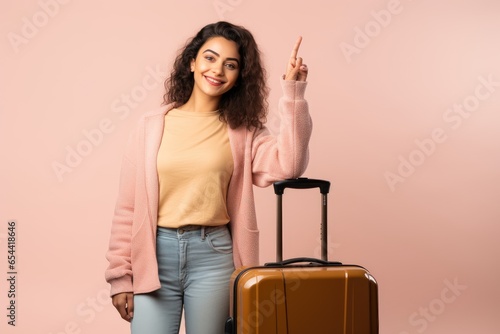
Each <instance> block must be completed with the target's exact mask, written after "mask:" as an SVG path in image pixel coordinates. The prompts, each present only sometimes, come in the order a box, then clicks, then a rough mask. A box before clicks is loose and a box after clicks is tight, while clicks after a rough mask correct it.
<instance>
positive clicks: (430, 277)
mask: <svg viewBox="0 0 500 334" xmlns="http://www.w3.org/2000/svg"><path fill="white" fill-rule="evenodd" d="M0 6H1V8H0V35H1V36H2V38H1V40H0V48H1V54H0V57H1V58H0V76H1V77H0V94H1V95H0V108H1V111H0V112H1V114H0V115H1V118H0V122H1V123H0V134H1V141H0V145H1V154H2V158H3V159H2V167H1V168H2V172H1V176H0V177H1V189H2V191H1V202H0V205H1V208H0V222H1V224H0V250H1V251H0V268H1V270H0V273H2V274H1V275H0V288H1V290H0V291H1V294H0V309H1V310H2V311H1V312H0V319H2V320H0V331H1V332H2V333H40V334H61V333H66V334H70V333H71V334H73V333H92V334H96V333H99V334H100V333H127V332H128V324H127V323H126V322H124V321H123V320H121V319H120V318H119V316H118V313H117V312H116V311H115V310H114V308H113V306H112V305H111V304H110V299H109V298H107V294H108V292H107V291H108V286H107V284H106V283H105V281H104V274H103V272H104V269H105V268H106V260H105V258H104V253H105V251H106V248H107V242H108V237H109V230H110V221H111V216H112V213H113V207H114V202H115V199H116V195H117V186H118V173H119V168H120V160H121V157H122V153H123V150H124V144H125V141H126V138H127V135H128V133H129V132H130V130H131V129H132V127H133V126H134V124H135V123H136V121H137V119H138V118H139V117H140V115H141V114H142V113H144V112H146V111H148V110H150V109H152V108H156V107H157V106H158V105H159V103H160V102H161V99H162V94H163V89H162V81H163V79H164V77H165V75H166V73H167V70H168V69H169V68H170V64H171V61H172V58H173V56H174V54H175V53H176V51H177V50H178V49H179V48H180V47H181V46H182V45H183V44H184V42H185V41H186V39H187V38H188V37H190V36H192V35H193V34H194V33H195V32H196V31H198V29H199V28H201V27H202V26H203V25H205V24H207V23H210V22H214V21H217V20H219V19H225V20H229V21H231V22H234V23H237V24H242V25H244V26H246V27H247V28H248V29H250V30H251V31H252V32H253V33H254V35H255V37H256V39H257V41H258V43H259V45H260V47H261V48H262V51H263V54H264V60H265V64H266V66H267V69H268V71H269V84H270V86H271V88H272V95H271V100H270V103H271V106H272V107H271V114H270V116H269V127H270V129H271V130H272V131H274V132H275V131H276V130H277V128H278V125H279V118H278V117H277V116H276V106H277V101H278V98H279V96H280V91H279V86H278V78H279V76H280V75H281V74H282V73H283V71H284V68H285V64H286V61H287V57H288V56H289V53H290V50H291V47H292V46H293V43H294V41H295V39H296V37H297V36H298V35H302V36H303V37H304V40H303V44H302V47H301V50H300V54H301V55H302V57H304V60H305V62H306V63H307V64H308V65H309V67H310V76H309V80H308V81H309V86H308V91H307V98H308V101H309V103H310V109H311V114H312V117H313V119H314V132H313V137H312V140H311V145H310V148H311V161H310V165H309V168H308V170H307V172H306V175H307V176H309V177H315V178H324V179H328V180H331V181H332V193H331V196H330V202H329V212H330V219H329V223H330V230H329V232H330V233H329V238H330V240H329V250H330V258H331V259H334V260H340V261H343V262H345V263H356V264H361V265H364V266H366V267H367V268H368V269H369V270H370V271H371V272H372V274H373V275H374V276H375V277H376V278H377V280H378V282H379V293H380V329H381V331H380V332H381V333H384V334H385V333H387V334H389V333H394V334H414V333H428V334H431V333H456V334H459V333H467V334H470V333H481V334H496V333H499V331H500V317H499V314H500V303H499V300H500V285H499V284H498V280H499V274H500V267H499V266H498V261H499V255H500V248H499V246H498V241H497V239H498V236H499V232H500V224H499V223H500V209H499V205H498V203H499V199H500V131H499V126H500V116H499V111H500V62H499V59H500V57H499V56H500V54H499V53H500V40H499V37H498V32H499V31H500V20H499V15H500V2H498V1H493V0H453V1H452V0H441V1H425V0H418V1H416V0H414V1H411V0H401V1H397V0H384V1H359V0H357V1H352V0H350V1H336V2H330V1H328V2H327V1H316V0H313V1H306V2H304V1H296V0H293V1H274V2H271V1H263V0H254V1H249V0H217V1H213V0H196V1H170V0H169V1H152V0H147V1H141V2H139V1H115V0H113V1H95V0H93V1H68V0H64V1H63V0H59V1H57V0H40V1H35V0H23V1H9V2H8V1H2V3H1V5H0ZM343 50H344V51H343ZM151 73H155V74H151ZM487 81H489V82H490V84H486V85H485V84H484V82H487ZM461 105H462V106H463V107H460V106H461ZM460 108H462V111H461V112H460ZM96 129H99V130H96ZM89 136H90V137H91V138H92V142H91V141H90V140H89V139H88V138H87V137H89ZM77 149H78V150H80V152H83V154H84V156H83V157H80V159H79V160H78V159H77V158H76V157H74V156H73V157H72V158H70V160H69V164H71V166H68V162H67V161H66V159H67V156H68V154H69V153H68V152H69V151H70V150H77ZM55 164H56V165H57V164H59V165H58V166H59V167H60V168H61V166H63V165H65V166H66V167H65V168H66V170H63V173H62V174H60V175H59V177H58V175H57V173H56V172H55V170H54V167H53V166H54V165H55ZM387 175H391V176H390V179H389V180H388V179H387ZM391 180H392V181H391ZM255 194H256V200H257V205H258V208H257V209H258V216H259V224H260V229H261V253H262V254H261V258H262V262H266V261H271V260H273V258H274V238H275V232H274V231H275V230H274V217H275V216H274V215H275V214H274V212H275V211H274V210H275V204H274V194H273V192H272V190H271V188H266V189H256V191H255ZM286 195H287V196H286V198H285V204H286V214H285V219H286V227H285V230H286V240H285V257H294V256H299V255H305V256H319V254H320V253H319V241H318V237H317V234H318V222H319V221H318V219H319V212H318V211H319V206H318V202H319V195H318V194H317V193H316V192H315V191H305V192H303V193H300V195H299V194H298V192H297V191H293V190H290V191H287V193H286ZM9 220H15V221H16V222H17V232H18V239H17V256H18V261H17V268H16V269H17V271H18V277H17V279H18V281H17V283H18V286H17V293H18V295H17V323H16V325H17V326H16V327H11V326H7V320H8V319H7V317H6V314H7V310H6V308H7V303H8V298H7V293H6V289H7V281H6V277H7V274H6V273H7V271H8V269H7V247H6V246H7V240H6V233H7V222H8V221H9ZM4 275H5V278H4ZM450 285H455V288H453V289H450V287H449V286H450Z"/></svg>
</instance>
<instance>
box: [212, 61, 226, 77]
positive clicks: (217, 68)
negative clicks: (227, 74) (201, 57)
mask: <svg viewBox="0 0 500 334" xmlns="http://www.w3.org/2000/svg"><path fill="white" fill-rule="evenodd" d="M212 73H213V74H215V75H217V76H221V75H223V74H224V64H223V63H222V62H215V63H214V64H213V66H212Z"/></svg>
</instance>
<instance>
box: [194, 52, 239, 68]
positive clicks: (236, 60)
mask: <svg viewBox="0 0 500 334" xmlns="http://www.w3.org/2000/svg"><path fill="white" fill-rule="evenodd" d="M206 52H211V53H213V54H214V55H216V56H217V57H220V54H218V53H217V52H215V51H214V50H210V49H206V50H205V51H203V53H206ZM226 60H234V61H235V62H237V63H238V65H239V64H240V61H239V60H238V59H237V58H226Z"/></svg>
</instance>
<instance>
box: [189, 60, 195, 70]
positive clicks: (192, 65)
mask: <svg viewBox="0 0 500 334" xmlns="http://www.w3.org/2000/svg"><path fill="white" fill-rule="evenodd" d="M194 65H195V62H194V58H193V59H191V65H190V66H191V72H194Z"/></svg>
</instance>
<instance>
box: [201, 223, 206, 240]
mask: <svg viewBox="0 0 500 334" xmlns="http://www.w3.org/2000/svg"><path fill="white" fill-rule="evenodd" d="M205 236H206V234H205V226H202V227H201V240H205Z"/></svg>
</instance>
